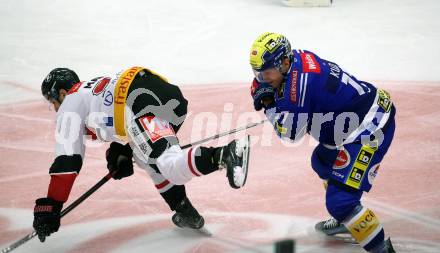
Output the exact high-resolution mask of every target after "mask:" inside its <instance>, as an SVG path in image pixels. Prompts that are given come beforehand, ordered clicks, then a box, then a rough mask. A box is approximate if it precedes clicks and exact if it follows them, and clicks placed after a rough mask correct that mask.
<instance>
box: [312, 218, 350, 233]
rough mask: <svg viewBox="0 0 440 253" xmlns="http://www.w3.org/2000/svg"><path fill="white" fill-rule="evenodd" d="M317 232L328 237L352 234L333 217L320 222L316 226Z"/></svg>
mask: <svg viewBox="0 0 440 253" xmlns="http://www.w3.org/2000/svg"><path fill="white" fill-rule="evenodd" d="M315 230H316V231H318V232H321V233H324V234H326V235H338V234H350V232H349V231H348V229H347V228H346V227H345V226H344V225H342V223H340V222H338V221H337V220H336V219H335V218H333V217H332V218H330V219H328V220H325V221H321V222H318V223H317V224H316V225H315Z"/></svg>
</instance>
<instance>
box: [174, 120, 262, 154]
mask: <svg viewBox="0 0 440 253" xmlns="http://www.w3.org/2000/svg"><path fill="white" fill-rule="evenodd" d="M266 121H268V120H267V119H265V120H262V121H260V122H256V123H250V124H248V125H246V126H242V127H239V128H236V129H233V130H230V131H226V132H223V133H219V134H216V135H214V136H211V137H208V138H205V139H202V140H200V141H196V142H193V143H189V144H186V145H184V146H182V147H181V148H182V149H186V148H189V147H192V146H195V145H198V144H200V143H204V142H207V141H210V140H215V139H217V138H220V137H223V136H225V135H230V134H233V133H236V132H240V131H243V130H246V129H249V128H252V127H255V126H258V125H261V124H263V123H265V122H266Z"/></svg>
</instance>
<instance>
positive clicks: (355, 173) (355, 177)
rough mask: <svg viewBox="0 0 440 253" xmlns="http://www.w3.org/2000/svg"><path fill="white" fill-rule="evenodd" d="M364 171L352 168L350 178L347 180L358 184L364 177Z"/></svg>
mask: <svg viewBox="0 0 440 253" xmlns="http://www.w3.org/2000/svg"><path fill="white" fill-rule="evenodd" d="M364 173H365V171H364V170H362V169H360V168H356V167H353V169H352V170H351V173H350V176H349V180H351V181H354V182H356V183H360V182H361V180H362V177H363V176H364Z"/></svg>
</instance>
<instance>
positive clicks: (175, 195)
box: [160, 185, 186, 211]
mask: <svg viewBox="0 0 440 253" xmlns="http://www.w3.org/2000/svg"><path fill="white" fill-rule="evenodd" d="M160 195H161V196H162V198H163V199H164V200H165V201H166V202H167V204H168V206H169V207H170V209H171V210H172V211H174V210H176V207H177V205H178V204H179V203H180V202H181V201H182V200H183V199H184V198H186V192H185V185H173V187H171V188H170V189H168V190H167V191H165V192H161V193H160Z"/></svg>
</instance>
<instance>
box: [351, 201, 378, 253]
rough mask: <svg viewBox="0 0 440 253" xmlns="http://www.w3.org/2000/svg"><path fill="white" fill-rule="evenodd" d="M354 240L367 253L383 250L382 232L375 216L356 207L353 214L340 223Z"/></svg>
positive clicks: (359, 206)
mask: <svg viewBox="0 0 440 253" xmlns="http://www.w3.org/2000/svg"><path fill="white" fill-rule="evenodd" d="M342 223H343V224H344V225H345V226H346V227H347V229H348V230H349V231H350V233H351V235H352V236H353V238H354V239H356V241H357V242H358V243H359V244H360V245H361V246H362V247H363V248H364V249H365V250H366V251H368V252H375V249H379V248H383V245H384V239H385V236H384V230H383V227H382V224H381V223H380V222H379V219H378V218H377V216H376V214H375V213H373V211H371V210H370V209H368V208H366V207H363V206H361V205H358V206H357V207H356V208H355V209H354V211H353V213H352V214H351V215H349V217H348V218H346V219H345V220H344V222H342Z"/></svg>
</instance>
